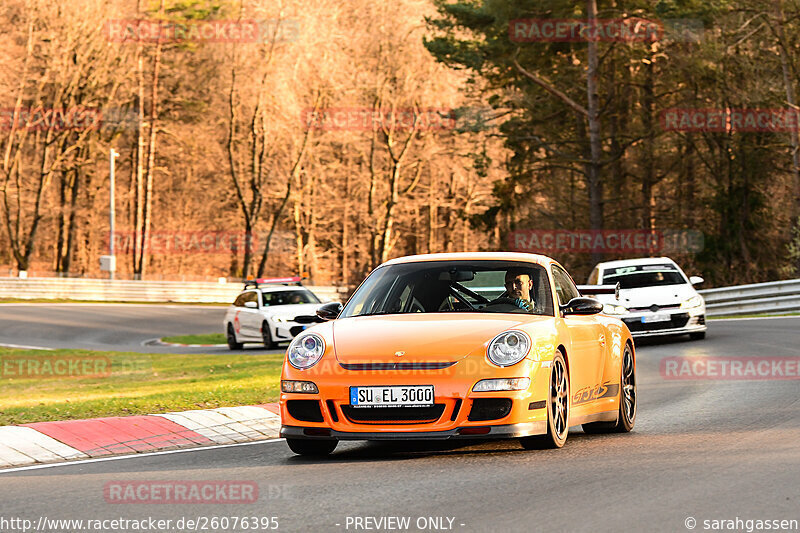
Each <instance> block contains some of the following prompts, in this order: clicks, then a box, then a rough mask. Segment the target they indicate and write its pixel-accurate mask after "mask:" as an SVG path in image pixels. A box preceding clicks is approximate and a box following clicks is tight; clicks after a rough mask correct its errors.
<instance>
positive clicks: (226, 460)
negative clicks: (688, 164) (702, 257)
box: [0, 308, 800, 532]
mask: <svg viewBox="0 0 800 533" xmlns="http://www.w3.org/2000/svg"><path fill="white" fill-rule="evenodd" d="M52 312H53V311H52V310H51V311H48V313H52ZM95 312H97V313H98V316H99V315H100V314H105V315H106V316H108V315H109V314H110V311H109V309H108V308H106V310H105V311H99V310H98V311H95V310H90V311H85V310H84V311H81V313H80V315H83V316H85V317H87V318H88V317H91V316H92V315H91V314H92V313H95ZM115 312H116V311H115ZM206 312H208V314H209V318H208V320H209V324H212V323H214V320H216V317H214V320H211V318H212V316H213V312H211V311H206V310H201V311H198V312H197V313H193V314H192V315H191V317H189V316H185V318H183V319H181V320H186V323H187V326H188V325H189V324H190V323H193V324H194V325H198V326H199V324H198V320H199V317H200V316H205V315H204V313H206ZM217 312H218V311H217ZM2 313H3V315H2V317H0V320H3V321H5V320H6V319H7V316H10V315H13V314H15V313H16V315H17V317H18V318H19V317H21V315H22V313H21V312H19V310H17V311H16V312H15V311H9V309H8V308H3V309H2ZM164 313H167V310H166V309H165V310H164ZM72 314H73V316H74V318H73V320H74V322H75V323H82V319H80V317H79V316H78V313H76V312H75V310H74V309H73V311H72ZM26 316H30V315H27V314H26ZM40 316H41V315H40ZM47 316H49V317H55V316H57V315H54V314H48V315H47ZM20 320H22V318H20ZM116 320H117V319H116V318H114V319H111V322H110V323H109V325H108V328H109V330H112V329H113V328H114V327H115V325H114V324H117V322H116ZM152 320H153V331H154V332H155V333H154V334H153V335H151V336H158V335H159V334H161V332H162V330H164V329H165V328H167V326H168V325H169V324H166V323H165V321H166V319H165V318H164V316H161V315H154V316H152ZM176 320H177V319H176ZM193 321H194V322H193ZM134 322H135V323H136V324H138V325H137V326H136V328H131V330H130V331H129V330H125V334H124V338H125V339H127V340H126V341H125V342H128V343H131V344H134V343H135V340H136V339H138V335H140V328H144V323H145V322H144V320H143V319H140V320H139V321H138V322H136V321H134ZM126 323H127V322H126ZM156 324H157V326H156ZM16 327H17V328H19V326H16ZM50 327H51V325H50V324H49V323H48V324H44V323H42V324H41V328H42V329H41V330H40V331H42V335H41V339H42V340H41V341H40V340H38V339H37V341H36V342H42V343H43V342H45V341H47V342H55V341H56V340H57V339H54V338H53V337H52V336H50V337H48V336H47V334H46V332H47V331H48V329H49V328H50ZM54 327H55V328H56V330H57V331H64V330H65V329H64V328H65V327H66V326H65V325H64V324H60V325H59V324H56V326H54ZM80 327H81V328H88V326H86V325H85V324H84V325H81V326H80ZM167 329H168V328H167ZM98 330H99V329H98V328H95V329H94V330H91V329H84V331H94V332H95V333H93V335H96V332H97V331H98ZM24 331H26V330H24V329H17V330H16V333H15V332H14V331H12V332H10V333H9V332H8V331H4V332H3V336H4V337H3V338H4V339H15V340H16V341H20V340H22V339H20V338H19V336H18V335H19V334H21V333H24ZM31 331H33V330H31ZM112 334H113V331H109V335H112ZM32 338H36V337H31V339H32ZM75 338H77V336H76V337H75ZM74 341H75V339H72V340H69V341H68V342H74ZM92 341H93V342H108V341H105V340H103V338H102V337H100V336H97V335H96V337H94V338H93V339H92ZM3 342H5V341H3ZM9 342H12V341H11V340H9ZM27 342H28V343H31V342H33V341H32V340H30V339H29V340H28V341H27ZM674 356H697V357H710V356H716V357H728V356H732V357H756V358H767V357H769V358H774V357H792V358H797V357H800V318H784V319H766V320H732V321H719V322H711V324H710V327H709V334H708V337H707V339H706V340H704V341H695V342H692V341H688V340H676V341H668V342H663V343H653V342H650V343H647V344H646V345H645V344H643V345H641V346H639V347H638V350H637V364H638V378H639V389H638V393H639V414H638V417H637V421H636V427H635V429H634V431H633V432H632V433H630V434H625V435H603V436H589V435H584V434H583V432H582V431H581V430H580V429H579V428H573V431H572V433H571V434H570V437H569V440H568V441H567V444H566V446H565V447H564V448H563V449H561V450H552V451H525V450H523V449H522V448H521V447H520V446H519V445H518V442H517V441H513V440H509V441H500V442H491V443H472V444H467V445H464V444H460V445H455V444H441V443H440V444H436V443H433V444H430V443H421V444H420V443H414V444H408V443H393V444H366V443H345V444H340V446H339V448H337V450H336V452H334V454H333V455H332V456H331V458H330V459H328V460H321V461H320V460H308V459H300V458H297V457H295V456H294V455H293V454H292V453H291V452H290V451H289V450H288V448H287V447H286V444H285V443H284V442H283V441H280V440H277V441H272V442H262V443H255V444H248V445H239V446H231V447H220V448H214V449H204V450H193V451H188V452H182V453H168V454H163V455H151V456H134V457H130V458H122V459H117V460H110V461H100V462H87V463H79V464H67V465H61V466H54V467H47V468H39V469H32V470H25V471H17V472H6V473H0V517H6V518H8V517H20V518H27V519H30V520H33V521H34V523H36V521H37V520H38V519H39V517H42V516H44V517H47V518H48V519H67V518H74V519H84V520H87V519H113V518H120V517H122V518H128V519H146V518H147V517H155V518H169V519H172V520H178V519H180V518H181V517H186V518H191V519H197V518H198V517H207V518H211V517H213V516H217V517H223V516H226V517H232V516H239V517H242V516H249V517H253V516H255V517H273V516H274V517H277V519H278V524H279V528H278V530H279V531H368V530H370V529H367V527H366V526H371V530H377V529H378V528H377V527H375V526H376V524H377V522H373V521H369V520H367V517H372V518H374V519H375V520H381V519H384V520H385V519H387V518H388V517H409V518H410V524H411V526H410V527H409V530H410V531H450V530H453V531H464V532H467V531H469V532H473V531H475V532H484V531H503V532H508V531H512V532H516V531H520V532H523V531H524V532H529V531H565V532H572V531H587V532H588V531H591V532H597V531H691V530H692V528H691V527H689V526H694V528H693V529H694V530H696V531H708V530H711V528H707V527H705V526H706V524H709V525H712V524H711V523H710V522H709V523H706V522H705V521H706V520H736V519H737V518H738V519H740V520H742V521H743V522H742V524H743V526H742V528H740V529H739V531H746V530H747V529H744V528H745V527H746V525H744V524H746V522H744V521H745V520H754V521H755V520H770V521H773V520H781V519H786V520H798V521H800V481H798V480H800V410H799V409H798V407H800V403H799V402H798V400H800V386H798V384H799V383H800V382H798V381H797V380H796V379H795V380H758V381H756V380H752V381H741V380H738V381H733V380H716V381H709V380H673V379H665V378H664V377H662V375H661V372H660V362H661V359H662V358H664V357H674ZM207 480H227V481H240V482H244V481H253V482H256V483H258V485H259V494H260V495H259V498H258V501H257V503H250V504H216V505H203V506H199V505H192V504H180V505H176V504H149V503H135V504H118V503H108V501H107V499H106V498H105V497H104V487H105V486H106V484H108V483H119V482H130V481H148V482H151V481H207ZM437 517H442V519H438V520H433V519H436V518H437ZM372 518H370V520H372ZM429 518H430V519H431V520H429ZM356 519H360V521H356ZM173 523H174V522H173ZM359 523H360V524H361V525H362V527H360V528H358V527H356V524H359ZM337 524H338V525H337ZM381 524H383V525H384V527H383V528H380V529H381V530H389V531H391V530H395V529H392V528H391V527H390V528H386V527H385V525H386V524H387V522H381ZM388 524H390V525H391V524H394V522H389V523H388ZM795 524H796V522H795ZM419 526H422V527H419ZM795 527H796V526H795ZM773 529H774V528H773ZM209 530H217V531H225V529H223V528H217V529H209ZM228 530H230V529H228Z"/></svg>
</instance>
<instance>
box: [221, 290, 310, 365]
mask: <svg viewBox="0 0 800 533" xmlns="http://www.w3.org/2000/svg"><path fill="white" fill-rule="evenodd" d="M263 283H264V282H263V281H262V280H255V281H247V282H245V290H244V291H243V292H242V293H241V294H239V296H238V297H237V298H236V300H235V301H234V302H233V304H232V305H231V306H230V307H229V308H228V311H227V312H226V313H225V320H224V323H223V325H224V327H225V337H226V338H227V341H228V348H230V349H231V350H239V349H241V348H242V344H243V343H246V342H257V343H263V344H264V347H265V348H267V349H271V348H275V347H276V346H277V344H278V343H279V342H284V341H286V342H288V341H291V340H292V339H293V338H294V337H295V336H296V335H297V334H298V333H300V332H301V331H303V330H304V329H306V328H307V327H309V325H312V324H301V323H298V322H296V321H295V318H297V317H298V316H315V315H316V312H317V309H318V308H319V307H320V306H321V305H323V304H322V302H321V301H320V299H319V298H317V296H316V295H315V294H314V293H313V292H311V291H310V290H308V289H306V288H305V287H302V286H289V285H273V284H266V285H265V284H263Z"/></svg>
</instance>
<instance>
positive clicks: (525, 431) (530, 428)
mask: <svg viewBox="0 0 800 533" xmlns="http://www.w3.org/2000/svg"><path fill="white" fill-rule="evenodd" d="M470 427H471V426H466V427H463V428H455V429H450V430H446V431H392V432H350V431H336V430H331V431H330V434H329V435H321V434H319V430H318V428H314V429H315V431H313V432H307V431H306V429H309V428H304V427H299V426H282V427H281V434H280V436H281V437H282V438H289V439H316V440H331V439H335V440H448V439H511V438H516V437H526V436H528V435H544V434H545V433H546V432H547V423H546V422H544V421H540V422H526V423H521V424H504V425H499V426H488V428H489V432H488V433H481V434H475V433H462V431H464V430H469V429H470ZM472 427H474V426H472ZM309 433H310V434H309Z"/></svg>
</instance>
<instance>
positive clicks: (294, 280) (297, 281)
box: [244, 276, 303, 289]
mask: <svg viewBox="0 0 800 533" xmlns="http://www.w3.org/2000/svg"><path fill="white" fill-rule="evenodd" d="M302 284H303V278H301V277H300V276H292V277H288V278H258V279H246V280H244V288H245V289H249V288H254V289H257V288H258V287H259V286H261V285H302Z"/></svg>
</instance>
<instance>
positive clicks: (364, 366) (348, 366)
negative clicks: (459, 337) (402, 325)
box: [339, 361, 456, 372]
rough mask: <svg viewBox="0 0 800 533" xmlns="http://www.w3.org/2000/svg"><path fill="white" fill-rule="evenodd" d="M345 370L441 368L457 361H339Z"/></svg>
mask: <svg viewBox="0 0 800 533" xmlns="http://www.w3.org/2000/svg"><path fill="white" fill-rule="evenodd" d="M339 364H340V365H341V366H342V368H344V369H345V370H360V371H362V372H363V371H365V370H441V369H442V368H448V367H451V366H453V365H454V364H456V362H455V361H453V362H450V361H447V362H443V363H339Z"/></svg>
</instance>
